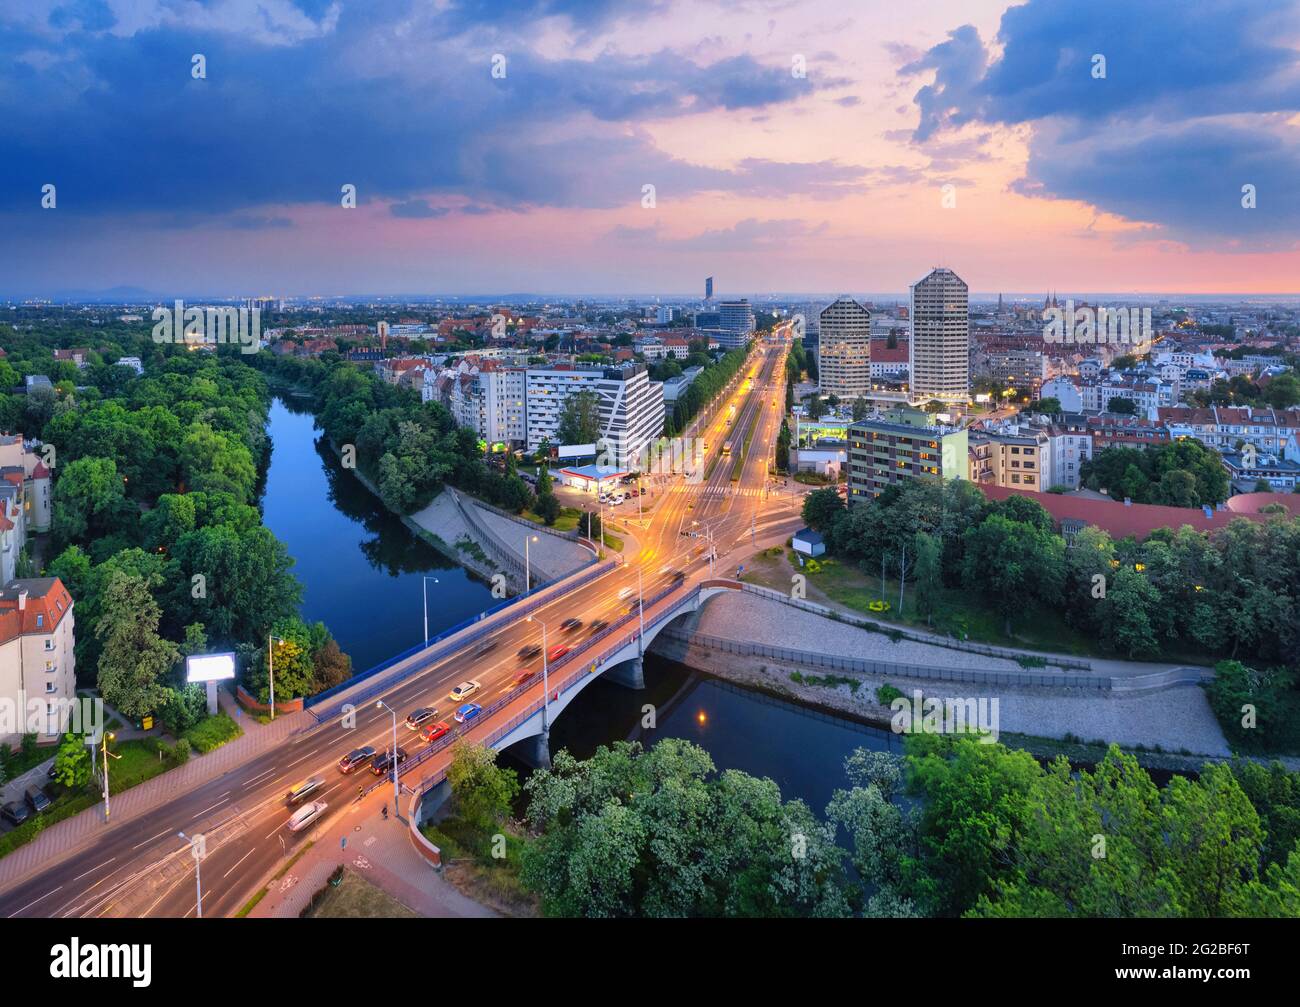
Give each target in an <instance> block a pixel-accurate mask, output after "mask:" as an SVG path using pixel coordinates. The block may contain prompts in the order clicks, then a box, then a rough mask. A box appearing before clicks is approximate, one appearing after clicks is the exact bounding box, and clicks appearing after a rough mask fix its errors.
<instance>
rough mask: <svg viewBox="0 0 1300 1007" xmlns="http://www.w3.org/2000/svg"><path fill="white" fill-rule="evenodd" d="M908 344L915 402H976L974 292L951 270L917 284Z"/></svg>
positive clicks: (938, 271) (939, 271)
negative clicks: (972, 339) (972, 380)
mask: <svg viewBox="0 0 1300 1007" xmlns="http://www.w3.org/2000/svg"><path fill="white" fill-rule="evenodd" d="M909 317H910V320H911V326H912V335H911V339H910V340H909V341H908V352H909V358H908V372H909V374H910V382H911V384H910V398H911V400H912V401H913V402H915V403H918V404H920V403H925V402H929V401H930V400H932V399H938V400H939V401H940V402H966V401H968V400H969V399H970V291H969V290H968V288H967V287H966V284H965V282H963V281H962V279H961V278H960V277H959V276H958V275H957V274H956V273H954V272H953V271H952V270H951V269H943V268H936V269H934V270H931V272H930V274H929V275H928V276H926V277H924V278H923V279H920V280H917V281H916V283H914V284H912V290H911V300H910V311H909Z"/></svg>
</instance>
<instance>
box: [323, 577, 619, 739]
mask: <svg viewBox="0 0 1300 1007" xmlns="http://www.w3.org/2000/svg"><path fill="white" fill-rule="evenodd" d="M617 565H618V564H616V563H613V562H607V563H601V564H599V565H598V566H593V567H591V568H590V569H588V570H584V571H583V572H582V573H580V574H578V575H577V576H576V577H575V578H574V579H573V580H572V581H571V582H569V583H567V584H565V585H564V592H563V593H565V594H567V593H568V592H569V591H574V590H577V589H578V588H580V587H582V586H584V585H585V584H589V583H590V582H591V581H593V580H595V579H596V578H597V577H599V576H601V575H602V574H605V573H608V572H609V571H610V570H613V569H614V568H615V567H616V566H617ZM549 586H552V587H554V586H557V585H549ZM539 590H540V589H535V590H533V591H532V592H530V593H528V594H519V595H515V596H514V597H513V598H507V599H505V600H504V601H502V602H500V603H499V604H496V605H493V606H492V607H491V608H489V609H486V610H485V611H483V612H481V613H479V614H478V615H476V616H475V617H474V618H472V619H466V620H464V621H463V622H459V623H457V624H456V625H455V626H452V627H451V628H449V629H445V630H443V631H442V632H441V633H439V634H438V635H437V636H435V637H432V638H430V640H429V642H428V643H427V644H426V643H417V644H416V645H415V646H414V647H411V648H409V649H407V650H404V651H402V653H400V654H398V655H397V656H395V657H390V658H389V659H388V660H386V661H383V662H381V663H379V664H377V665H375V666H374V667H373V668H368V669H367V670H365V671H363V672H361V673H360V674H359V675H353V676H352V677H351V678H349V679H347V680H346V681H344V682H340V683H339V684H338V685H336V686H334V687H333V688H331V689H326V690H325V691H324V692H320V693H317V694H316V695H315V696H311V697H309V698H307V699H306V700H304V702H303V707H304V708H305V709H306V710H307V711H308V712H309V713H310V714H311V715H312V716H313V717H315V718H316V720H317V722H320V721H323V720H328V719H329V718H331V717H333V716H335V715H336V714H337V713H339V712H340V710H341V709H342V706H343V704H342V703H336V704H333V705H331V706H330V707H328V708H327V709H323V710H317V709H315V708H316V707H318V706H320V705H321V703H323V702H325V701H326V700H328V699H331V698H333V697H335V696H338V695H339V694H341V693H344V692H348V691H349V690H351V689H354V688H355V687H356V686H357V684H358V683H359V682H363V681H365V680H366V679H369V678H373V677H374V676H376V675H378V674H379V673H380V672H383V671H388V670H390V669H392V668H393V667H395V666H397V665H398V664H401V663H402V662H403V661H405V660H407V659H408V658H411V657H414V656H415V655H417V654H419V653H420V652H421V651H424V652H425V653H424V662H423V663H427V662H429V661H436V660H440V659H441V658H443V657H446V656H447V655H448V654H451V653H454V652H455V651H456V650H458V649H459V648H460V647H462V646H466V645H468V644H471V643H473V642H475V641H476V640H480V639H482V638H483V637H485V636H488V635H490V634H491V633H494V632H496V631H497V630H498V629H499V628H500V626H499V624H497V623H493V624H492V625H491V626H488V625H483V626H481V627H480V628H479V629H478V630H477V631H475V632H473V633H470V634H468V635H467V636H464V637H462V638H461V639H460V640H457V641H455V644H454V646H453V645H452V644H449V643H446V642H445V641H447V639H448V638H449V637H452V636H455V635H456V634H457V633H461V632H463V631H464V630H466V629H468V628H469V627H471V626H474V625H476V624H479V623H484V622H486V620H487V619H488V617H489V616H492V615H495V614H496V613H498V612H501V611H504V610H505V609H508V608H511V607H512V606H517V610H516V612H515V614H516V615H520V616H523V615H527V614H528V613H529V612H535V611H536V610H537V609H539V608H541V607H542V606H543V605H547V604H549V603H550V602H551V601H553V600H554V599H555V598H556V597H558V596H557V595H556V594H555V593H553V592H552V593H547V594H546V595H545V597H542V596H540V595H539ZM420 667H422V665H412V666H411V669H410V670H411V671H416V670H418V669H419V668H420ZM391 684H392V680H391V679H384V680H383V681H382V682H375V683H373V684H372V685H371V686H370V687H369V688H366V689H363V690H361V691H360V692H358V693H355V694H353V695H349V696H348V700H347V701H348V702H349V703H353V704H355V703H357V702H364V701H365V700H367V699H370V698H371V697H373V696H376V695H378V694H379V693H380V692H382V691H383V690H384V689H386V688H388V687H389V686H390V685H391Z"/></svg>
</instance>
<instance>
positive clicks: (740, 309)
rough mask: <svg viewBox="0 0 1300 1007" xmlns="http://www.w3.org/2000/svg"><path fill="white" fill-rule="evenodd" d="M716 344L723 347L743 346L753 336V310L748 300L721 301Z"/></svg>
mask: <svg viewBox="0 0 1300 1007" xmlns="http://www.w3.org/2000/svg"><path fill="white" fill-rule="evenodd" d="M718 316H719V319H718V328H719V329H720V330H721V331H719V333H718V342H719V343H721V344H722V345H723V346H744V345H745V344H746V343H748V342H749V339H750V337H751V336H752V335H753V334H754V325H755V322H754V309H753V308H751V307H750V306H749V299H748V298H744V297H742V298H741V299H740V300H739V301H723V302H722V303H721V304H719V305H718Z"/></svg>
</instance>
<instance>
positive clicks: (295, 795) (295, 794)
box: [284, 776, 325, 807]
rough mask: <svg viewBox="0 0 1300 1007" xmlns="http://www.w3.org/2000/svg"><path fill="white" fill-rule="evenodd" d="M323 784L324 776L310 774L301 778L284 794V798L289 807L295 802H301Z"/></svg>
mask: <svg viewBox="0 0 1300 1007" xmlns="http://www.w3.org/2000/svg"><path fill="white" fill-rule="evenodd" d="M323 786H325V777H323V776H312V777H309V778H307V779H305V780H303V781H302V782H301V783H300V784H298V785H297V786H296V787H294V788H293V789H292V790H290V791H289V792H288V793H287V794H285V795H284V799H285V801H286V802H287V803H288V805H289V807H293V806H294V805H295V804H301V803H302V802H303V801H305V800H306V799H307V798H308V797H310V796H311V795H312V794H314V793H316V791H318V790H320V788H321V787H323Z"/></svg>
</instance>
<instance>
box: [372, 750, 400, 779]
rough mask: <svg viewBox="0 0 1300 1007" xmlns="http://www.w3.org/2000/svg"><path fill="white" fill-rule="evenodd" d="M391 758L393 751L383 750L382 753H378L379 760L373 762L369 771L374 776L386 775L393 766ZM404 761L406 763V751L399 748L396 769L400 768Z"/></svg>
mask: <svg viewBox="0 0 1300 1007" xmlns="http://www.w3.org/2000/svg"><path fill="white" fill-rule="evenodd" d="M392 756H393V750H392V749H391V748H388V749H385V750H384V751H383V752H382V753H380V755H379V758H377V759H375V761H374V762H372V763H371V764H370V771H371V772H372V773H374V774H375V775H376V776H386V775H388V773H389V772H390V771H391V770H392V765H393V763H392ZM405 761H406V749H405V748H401V747H399V748H398V749H397V765H398V768H401V765H402V763H403V762H405Z"/></svg>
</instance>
